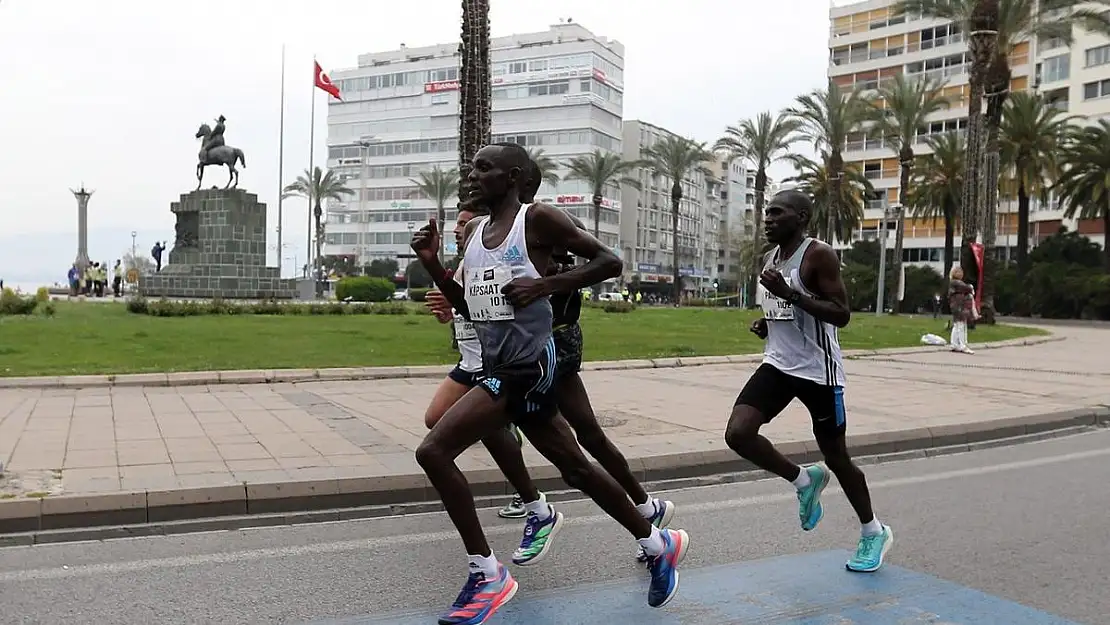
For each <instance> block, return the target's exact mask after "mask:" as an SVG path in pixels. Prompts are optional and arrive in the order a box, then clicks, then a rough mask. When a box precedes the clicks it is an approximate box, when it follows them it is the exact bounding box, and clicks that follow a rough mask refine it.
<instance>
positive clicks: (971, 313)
mask: <svg viewBox="0 0 1110 625" xmlns="http://www.w3.org/2000/svg"><path fill="white" fill-rule="evenodd" d="M948 278H949V282H948V307H949V308H951V309H952V337H951V339H950V340H949V341H948V342H949V344H950V345H951V347H952V351H954V352H961V353H964V354H974V353H975V352H973V351H971V348H970V347H968V345H967V323H968V322H969V321H971V320H973V319H975V318H976V316H977V315H976V314H975V291H974V290H973V289H972V288H971V285H970V284H968V283H966V282H964V270H963V269H961V268H960V267H953V268H952V271H950V272H949V273H948Z"/></svg>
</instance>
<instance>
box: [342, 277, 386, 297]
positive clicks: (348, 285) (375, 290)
mask: <svg viewBox="0 0 1110 625" xmlns="http://www.w3.org/2000/svg"><path fill="white" fill-rule="evenodd" d="M395 290H396V288H395V287H394V285H393V282H392V281H391V280H387V279H385V278H371V277H370V276H357V277H350V278H341V279H340V280H339V282H337V283H336V285H335V297H336V299H338V300H339V301H341V302H346V301H351V302H386V301H389V298H390V297H392V296H393V292H394V291H395Z"/></svg>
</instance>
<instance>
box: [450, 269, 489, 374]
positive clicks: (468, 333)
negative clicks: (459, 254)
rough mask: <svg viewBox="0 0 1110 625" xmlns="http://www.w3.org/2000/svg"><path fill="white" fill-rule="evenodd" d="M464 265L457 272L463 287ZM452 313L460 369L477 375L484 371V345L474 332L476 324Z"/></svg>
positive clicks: (457, 279)
mask: <svg viewBox="0 0 1110 625" xmlns="http://www.w3.org/2000/svg"><path fill="white" fill-rule="evenodd" d="M462 271H463V266H462V263H459V268H458V269H457V270H456V271H455V282H458V283H459V284H460V285H462V283H463V282H462ZM451 313H452V314H453V315H454V316H455V342H456V343H458V345H459V369H462V370H463V371H466V372H467V373H477V372H479V371H481V370H482V344H481V343H479V342H478V333H477V332H475V331H474V324H473V323H472V322H470V321H467V320H466V317H463V316H462V315H460V314H459V312H458V311H457V310H455V309H454V308H452V309H451Z"/></svg>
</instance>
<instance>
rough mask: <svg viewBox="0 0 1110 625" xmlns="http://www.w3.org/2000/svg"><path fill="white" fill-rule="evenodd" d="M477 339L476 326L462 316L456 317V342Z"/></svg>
mask: <svg viewBox="0 0 1110 625" xmlns="http://www.w3.org/2000/svg"><path fill="white" fill-rule="evenodd" d="M477 338H478V333H477V332H476V331H475V330H474V324H473V323H472V322H470V321H467V320H466V317H463V316H462V315H455V340H456V341H473V340H475V339H477Z"/></svg>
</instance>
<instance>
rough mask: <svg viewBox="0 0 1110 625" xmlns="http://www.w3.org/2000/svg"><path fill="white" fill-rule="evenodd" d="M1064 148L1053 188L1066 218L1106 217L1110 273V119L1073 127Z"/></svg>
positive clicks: (1108, 269)
mask: <svg viewBox="0 0 1110 625" xmlns="http://www.w3.org/2000/svg"><path fill="white" fill-rule="evenodd" d="M1063 147H1064V149H1063V153H1062V154H1061V155H1060V160H1061V162H1062V165H1063V173H1062V174H1060V177H1059V179H1058V180H1057V181H1056V184H1055V185H1054V186H1053V190H1054V191H1055V193H1056V197H1058V198H1060V200H1061V202H1062V203H1063V205H1064V217H1066V218H1068V219H1075V218H1076V217H1078V218H1079V219H1098V218H1102V231H1103V232H1104V233H1106V234H1105V235H1104V236H1105V237H1107V243H1104V244H1103V246H1102V248H1103V251H1104V252H1105V254H1106V271H1107V273H1110V121H1107V120H1105V119H1100V120H1098V121H1097V122H1096V123H1094V124H1092V125H1090V126H1079V127H1073V128H1072V129H1071V131H1070V132H1069V137H1068V140H1067V141H1066V142H1065V143H1064V146H1063Z"/></svg>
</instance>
